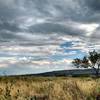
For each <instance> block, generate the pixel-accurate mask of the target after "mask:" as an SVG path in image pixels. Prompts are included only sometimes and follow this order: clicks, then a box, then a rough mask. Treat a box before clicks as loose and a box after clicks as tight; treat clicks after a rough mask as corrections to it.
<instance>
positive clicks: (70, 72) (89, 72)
mask: <svg viewBox="0 0 100 100" xmlns="http://www.w3.org/2000/svg"><path fill="white" fill-rule="evenodd" d="M33 75H34V76H81V75H95V71H94V70H93V69H74V70H60V71H52V72H45V73H39V74H33Z"/></svg>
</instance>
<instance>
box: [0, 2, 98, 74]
mask: <svg viewBox="0 0 100 100" xmlns="http://www.w3.org/2000/svg"><path fill="white" fill-rule="evenodd" d="M99 32H100V0H0V75H18V74H31V73H41V72H47V71H53V70H67V69H73V68H75V67H74V66H72V64H71V62H72V60H73V59H74V58H77V57H79V58H82V57H83V56H84V55H87V53H88V52H89V51H91V50H94V49H95V50H97V51H100V33H99Z"/></svg>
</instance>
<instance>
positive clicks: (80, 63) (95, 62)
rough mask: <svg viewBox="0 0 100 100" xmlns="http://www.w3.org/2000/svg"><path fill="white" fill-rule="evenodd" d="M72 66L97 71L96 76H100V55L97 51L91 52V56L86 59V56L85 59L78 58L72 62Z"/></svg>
mask: <svg viewBox="0 0 100 100" xmlns="http://www.w3.org/2000/svg"><path fill="white" fill-rule="evenodd" d="M72 64H73V65H74V66H76V67H77V68H81V67H82V68H89V67H91V68H93V69H94V71H95V75H96V76H99V70H100V53H98V52H96V51H95V50H94V51H92V52H89V55H88V56H87V57H86V56H84V57H83V59H79V58H76V59H74V60H73V61H72Z"/></svg>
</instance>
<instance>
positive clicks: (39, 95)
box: [0, 76, 100, 100]
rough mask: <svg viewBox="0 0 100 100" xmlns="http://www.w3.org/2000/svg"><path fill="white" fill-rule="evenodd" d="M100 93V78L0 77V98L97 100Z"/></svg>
mask: <svg viewBox="0 0 100 100" xmlns="http://www.w3.org/2000/svg"><path fill="white" fill-rule="evenodd" d="M99 93H100V79H99V78H98V79H92V78H71V77H31V76H30V77H29V76H27V77H25V76H21V77H1V78H0V100H95V97H96V96H97V95H98V94H99Z"/></svg>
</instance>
